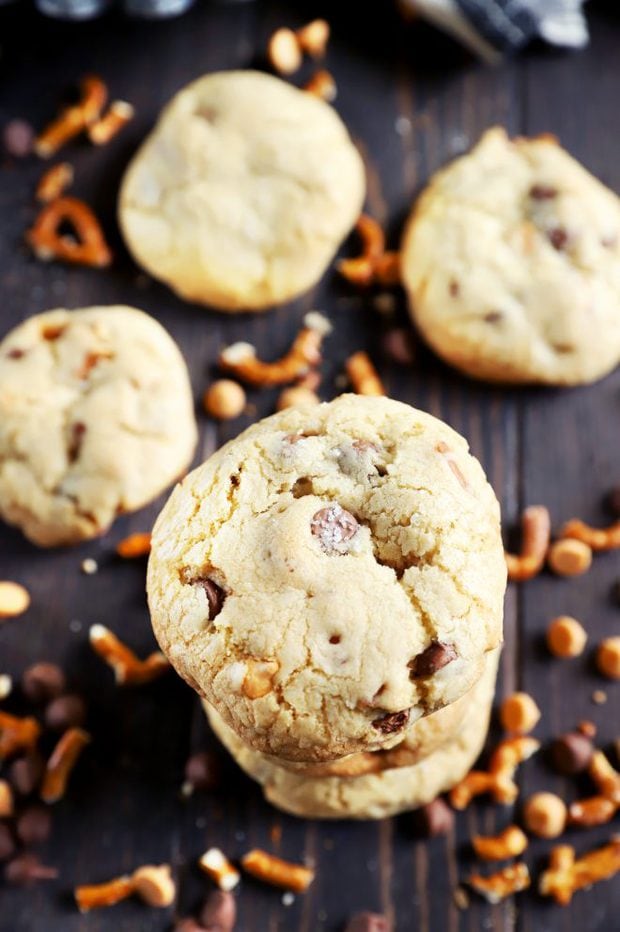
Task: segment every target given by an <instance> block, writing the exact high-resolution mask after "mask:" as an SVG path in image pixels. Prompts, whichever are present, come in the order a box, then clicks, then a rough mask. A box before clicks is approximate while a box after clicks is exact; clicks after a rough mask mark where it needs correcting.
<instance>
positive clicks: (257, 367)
mask: <svg viewBox="0 0 620 932" xmlns="http://www.w3.org/2000/svg"><path fill="white" fill-rule="evenodd" d="M322 342H323V334H322V333H321V332H320V331H319V330H317V329H315V328H313V327H307V326H306V327H303V329H302V330H300V331H299V333H298V334H297V336H296V337H295V339H294V341H293V344H292V346H291V348H290V349H289V351H288V353H286V354H285V355H284V356H282V357H281V358H280V359H277V360H276V361H275V362H262V360H260V359H258V358H257V356H256V350H255V348H254V347H253V346H252V344H251V343H233V344H232V345H231V346H228V347H226V349H224V350H222V352H221V353H220V358H219V365H220V367H221V368H222V369H224V370H226V371H227V372H231V373H232V374H233V375H236V376H237V378H239V379H242V381H244V382H249V383H250V385H263V386H273V385H285V384H286V383H287V382H292V381H293V380H294V379H297V378H299V377H300V376H303V375H305V374H306V373H307V372H308V371H309V369H311V368H312V367H313V366H317V365H319V363H320V362H321V343H322Z"/></svg>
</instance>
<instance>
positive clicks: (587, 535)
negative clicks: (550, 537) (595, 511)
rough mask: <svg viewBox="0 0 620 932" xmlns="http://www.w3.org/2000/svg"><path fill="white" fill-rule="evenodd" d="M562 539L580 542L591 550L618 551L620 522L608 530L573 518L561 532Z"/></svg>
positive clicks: (619, 545)
mask: <svg viewBox="0 0 620 932" xmlns="http://www.w3.org/2000/svg"><path fill="white" fill-rule="evenodd" d="M560 537H570V538H572V539H573V540H580V541H581V542H582V543H584V544H587V545H588V547H590V549H591V550H598V551H601V550H616V549H617V548H618V547H620V521H616V522H614V524H611V525H609V527H606V528H594V527H591V526H590V525H589V524H586V523H585V521H580V520H579V518H573V519H572V520H571V521H567V522H566V524H565V525H564V527H563V528H562V530H561V531H560Z"/></svg>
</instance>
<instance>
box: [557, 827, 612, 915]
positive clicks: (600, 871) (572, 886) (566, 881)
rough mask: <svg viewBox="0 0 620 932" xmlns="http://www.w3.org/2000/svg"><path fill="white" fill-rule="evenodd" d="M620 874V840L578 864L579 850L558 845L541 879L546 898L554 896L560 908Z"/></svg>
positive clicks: (582, 858) (594, 852) (596, 851)
mask: <svg viewBox="0 0 620 932" xmlns="http://www.w3.org/2000/svg"><path fill="white" fill-rule="evenodd" d="M619 870H620V839H615V840H612V841H611V842H610V843H609V844H607V845H604V846H603V847H602V848H597V849H596V850H595V851H590V852H588V853H587V854H584V855H583V856H582V857H581V858H579V859H577V860H575V849H574V848H572V847H571V846H570V845H557V847H555V848H553V849H552V851H551V857H550V860H549V867H548V868H547V870H546V871H544V873H543V874H542V876H541V878H540V884H539V890H540V892H541V894H542V895H543V896H552V897H553V899H554V900H555V901H556V903H558V905H559V906H568V904H569V903H570V901H571V900H572V898H573V894H574V893H575V892H576V891H577V890H583V889H584V888H585V887H590V886H592V884H594V883H596V882H597V881H599V880H608V879H609V878H610V877H613V876H614V874H616V873H617V872H618V871H619Z"/></svg>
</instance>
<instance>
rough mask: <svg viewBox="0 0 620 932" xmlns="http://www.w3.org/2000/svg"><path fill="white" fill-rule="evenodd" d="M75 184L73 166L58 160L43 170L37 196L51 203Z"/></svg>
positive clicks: (44, 202) (38, 198) (39, 199)
mask: <svg viewBox="0 0 620 932" xmlns="http://www.w3.org/2000/svg"><path fill="white" fill-rule="evenodd" d="M72 184H73V166H72V165H70V164H69V162H58V163H57V164H56V165H52V166H51V167H50V168H48V169H47V171H45V172H43V174H42V175H41V177H40V178H39V183H38V184H37V190H36V193H35V197H36V199H37V200H38V201H41V203H43V204H49V202H50V201H54V200H55V199H56V198H57V197H60V195H61V194H62V193H63V191H65V190H66V189H67V188H68V187H70V186H71V185H72Z"/></svg>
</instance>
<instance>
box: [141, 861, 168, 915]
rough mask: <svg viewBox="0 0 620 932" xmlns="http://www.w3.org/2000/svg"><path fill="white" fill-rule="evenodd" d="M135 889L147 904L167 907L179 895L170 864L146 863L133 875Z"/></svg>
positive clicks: (158, 907)
mask: <svg viewBox="0 0 620 932" xmlns="http://www.w3.org/2000/svg"><path fill="white" fill-rule="evenodd" d="M131 880H132V883H133V890H134V892H135V893H137V894H138V896H139V897H140V899H141V900H142V901H143V902H144V903H146V904H147V906H154V907H156V908H157V909H166V908H167V907H168V906H171V905H172V903H174V900H175V898H176V895H177V888H176V884H175V882H174V880H173V878H172V872H171V870H170V865H169V864H159V865H155V864H145V865H144V866H143V867H139V868H138V869H137V870H135V871H134V872H133V874H132V876H131Z"/></svg>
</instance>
